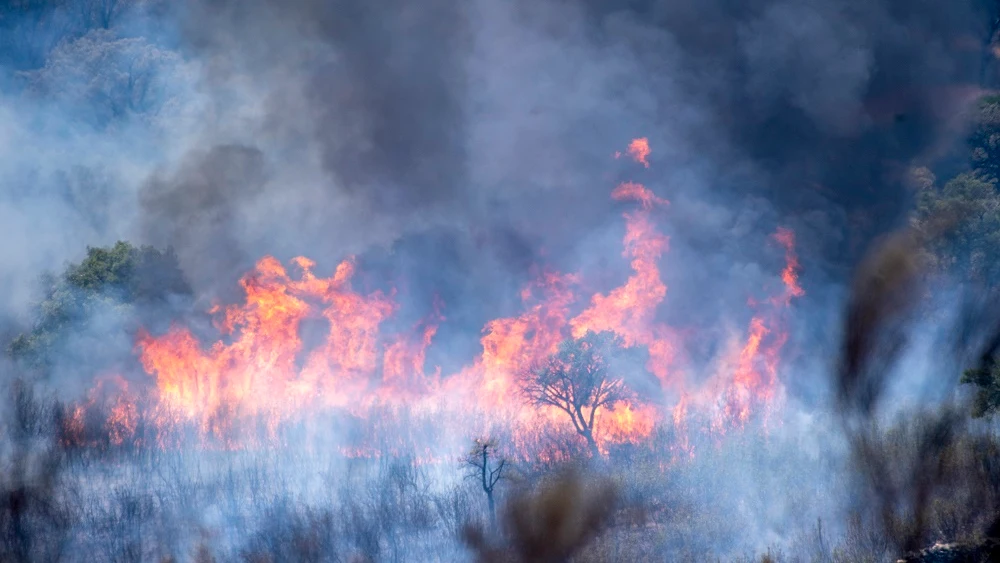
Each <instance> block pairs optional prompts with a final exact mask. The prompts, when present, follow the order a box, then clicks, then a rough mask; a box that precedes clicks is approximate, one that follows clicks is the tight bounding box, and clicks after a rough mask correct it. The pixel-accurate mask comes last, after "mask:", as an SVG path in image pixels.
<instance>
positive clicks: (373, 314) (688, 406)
mask: <svg viewBox="0 0 1000 563" xmlns="http://www.w3.org/2000/svg"><path fill="white" fill-rule="evenodd" d="M628 154H629V155H631V156H632V158H633V159H634V160H635V161H636V162H638V163H640V164H642V165H644V166H646V167H648V166H649V162H648V157H649V155H650V148H649V142H648V139H646V138H639V139H635V140H633V141H632V142H631V143H630V145H629V147H628ZM611 197H612V198H613V199H614V200H616V201H623V202H633V205H634V208H632V209H630V210H629V211H626V212H625V213H624V214H623V216H624V221H625V236H624V240H623V246H624V249H623V252H622V255H623V257H625V258H626V259H627V260H628V261H629V265H630V267H631V273H630V275H629V276H628V278H627V279H626V280H625V281H624V283H623V284H622V285H621V286H619V287H617V288H614V289H612V290H611V291H609V292H607V293H606V294H601V293H598V294H594V295H591V296H589V298H581V296H579V295H578V291H579V289H580V287H581V285H582V284H581V279H580V277H579V276H578V275H577V274H564V273H559V272H554V271H551V270H543V271H541V273H540V274H539V276H538V278H537V279H536V280H535V281H534V282H532V283H531V284H529V285H528V286H527V287H525V288H524V289H523V291H522V292H521V299H522V302H523V310H522V311H521V312H520V313H519V314H516V315H513V316H510V317H505V318H497V319H494V320H491V321H489V322H487V323H486V324H485V326H484V328H483V331H482V337H481V339H480V343H481V345H482V351H481V353H480V354H479V355H478V356H477V357H476V358H475V359H474V360H473V361H472V362H471V363H470V364H469V365H467V366H466V367H465V368H463V369H461V370H459V371H458V373H454V374H451V375H449V376H446V377H441V368H440V367H436V368H435V369H434V370H433V371H432V373H431V374H429V375H428V373H427V371H426V370H427V366H426V365H425V363H426V359H427V350H428V348H429V347H430V346H431V345H432V343H433V340H434V337H435V335H436V334H437V330H438V327H439V326H440V324H441V323H442V322H443V321H444V320H445V319H444V316H443V315H441V312H440V311H441V309H442V304H441V303H440V301H436V302H435V304H434V308H433V313H432V314H431V315H429V316H428V317H427V318H425V319H423V320H421V321H420V322H418V323H417V324H416V325H415V326H413V327H411V329H410V330H409V331H404V332H403V333H400V334H394V333H391V332H389V331H386V330H385V327H384V325H385V324H386V321H387V320H389V319H390V318H391V317H392V316H393V315H394V314H395V313H396V312H397V310H398V306H397V304H396V303H395V301H394V294H393V293H392V292H390V293H389V294H388V295H387V294H385V293H383V292H379V291H375V292H372V293H368V294H361V293H359V292H357V291H355V290H354V289H353V288H352V286H351V280H352V278H353V277H354V274H355V263H354V261H353V259H348V260H345V261H343V262H341V263H340V264H339V265H338V266H337V268H336V270H335V271H334V273H333V275H332V276H330V277H329V278H324V277H321V276H317V275H316V274H315V273H314V268H315V264H314V263H313V262H312V261H311V260H309V259H307V258H302V257H299V258H295V259H293V260H292V261H291V263H290V266H291V269H292V270H293V273H292V274H290V273H289V269H288V268H286V266H285V265H283V264H282V263H281V262H279V261H278V260H277V259H275V258H273V257H270V256H265V257H264V258H262V259H261V260H260V261H258V262H257V264H256V266H255V267H254V269H253V271H251V272H250V273H248V274H247V275H246V276H245V277H244V278H243V279H242V280H241V281H240V285H241V287H242V288H243V291H244V293H245V295H246V298H245V301H244V302H243V303H242V304H233V305H229V306H225V307H215V308H213V309H212V310H211V311H210V313H212V314H213V315H215V326H216V328H217V329H218V331H219V333H220V337H219V338H218V339H217V340H216V341H215V342H213V343H211V344H210V345H208V346H203V345H202V343H201V342H200V341H199V339H198V338H197V337H196V336H195V335H194V334H193V333H192V332H191V330H190V329H188V328H184V327H181V326H173V327H171V328H170V329H169V330H168V331H167V332H166V333H165V334H162V335H160V336H153V335H151V334H149V333H148V332H145V331H141V332H140V333H139V335H138V337H137V343H136V350H137V353H138V355H139V360H140V362H141V365H142V367H143V369H144V370H145V372H146V373H147V374H149V375H150V376H152V378H153V380H154V382H155V393H154V395H153V396H152V401H151V402H152V403H153V406H151V407H150V411H149V412H148V413H145V411H144V410H143V409H142V408H140V407H141V406H144V405H145V404H144V403H143V405H140V403H139V400H138V398H137V397H135V395H134V394H132V393H128V392H125V391H124V390H125V389H126V386H125V385H124V382H123V383H122V384H121V386H120V387H121V389H122V390H123V392H122V393H121V394H120V395H119V396H118V398H117V399H116V401H115V402H113V403H112V404H111V409H110V414H109V415H108V417H107V419H106V421H105V422H104V431H105V432H106V433H107V435H108V436H109V441H110V442H111V443H114V444H121V443H125V442H127V441H128V440H129V439H130V438H129V437H130V436H132V435H134V434H135V433H136V432H137V428H138V427H139V424H140V422H141V420H145V419H143V416H146V418H147V419H149V420H151V421H152V422H153V423H154V424H156V425H160V426H167V427H170V426H176V425H179V424H188V423H190V424H192V425H194V426H196V427H197V428H198V431H199V432H200V433H201V434H202V436H216V437H221V438H223V441H224V442H225V443H226V445H227V446H236V445H240V441H239V439H237V438H234V436H235V434H234V433H235V432H237V430H238V427H239V425H240V421H242V420H247V419H255V420H262V421H263V422H264V425H265V427H266V430H267V433H268V435H269V436H271V437H274V436H275V435H276V431H277V428H278V427H279V426H280V425H281V424H282V423H284V422H286V421H293V420H301V419H303V418H308V417H309V416H310V415H312V414H315V413H317V412H318V410H322V409H339V410H342V411H347V412H349V413H350V414H351V415H352V416H355V417H358V418H361V419H363V420H368V421H370V423H371V424H370V426H371V428H372V432H376V431H378V432H382V431H383V430H384V428H383V427H382V426H381V425H383V424H388V423H385V422H384V420H383V419H385V417H386V416H390V417H395V416H398V410H396V406H397V405H404V404H405V405H407V408H412V409H415V410H420V409H425V412H433V413H434V417H435V418H434V420H435V421H436V423H437V424H454V425H456V426H458V425H460V426H461V428H462V431H464V432H468V433H472V432H480V431H482V432H487V431H488V430H489V429H492V428H496V427H497V425H498V424H499V425H508V426H509V427H510V428H512V429H513V430H512V432H511V434H510V435H511V436H512V443H513V445H514V447H515V448H516V449H517V450H518V451H519V452H521V455H524V456H525V457H528V455H529V451H530V452H534V455H535V456H536V457H540V458H545V459H561V458H565V457H566V455H567V454H566V453H565V450H560V449H559V448H553V447H552V446H551V442H552V440H551V438H552V437H553V436H563V435H567V436H569V437H570V438H574V437H576V436H575V435H574V434H573V429H572V428H571V426H570V424H569V421H568V420H567V419H566V417H565V416H563V414H562V413H560V412H558V411H557V410H556V409H555V408H553V407H541V408H539V407H534V406H532V405H528V404H526V402H525V401H524V400H522V398H521V397H520V395H519V381H518V380H517V378H518V376H519V374H520V373H522V372H523V370H524V369H526V368H527V367H528V366H531V365H534V364H536V363H537V362H539V361H541V360H544V359H545V358H546V357H548V356H549V355H551V354H552V353H553V352H555V351H556V350H557V348H558V346H559V344H560V342H562V341H563V340H564V339H566V338H568V337H574V338H579V337H581V336H583V335H585V334H586V333H587V332H588V331H595V332H599V331H611V332H614V333H616V334H617V335H618V336H620V337H621V338H622V340H623V341H624V342H625V344H626V345H627V346H641V347H644V348H646V349H647V350H648V352H649V362H648V364H647V366H646V367H647V369H648V370H649V372H650V373H652V374H654V375H655V376H656V378H657V380H658V381H659V383H660V386H661V388H662V391H664V396H666V395H667V394H668V393H669V394H670V395H671V396H678V397H679V400H678V402H677V403H676V404H675V405H673V406H670V407H669V408H664V407H663V406H662V404H659V403H657V402H656V401H651V402H646V401H633V402H627V401H620V402H618V403H616V404H614V405H612V406H611V407H609V408H608V409H606V410H604V411H602V412H600V413H599V416H597V417H596V422H595V428H594V438H595V441H596V442H597V443H598V447H599V449H600V451H602V452H604V453H607V452H608V451H609V446H611V445H613V444H618V443H639V442H641V441H643V440H644V439H646V438H648V437H649V436H650V435H652V434H653V432H654V430H655V429H656V428H657V427H658V426H659V425H662V424H664V423H666V424H671V423H672V424H673V426H674V427H675V428H677V429H680V428H682V426H683V425H684V424H686V423H687V419H688V416H689V413H692V412H696V411H703V412H711V413H715V414H717V416H716V420H715V421H714V422H713V423H712V427H713V428H716V429H717V430H722V431H725V429H726V428H728V427H734V426H735V427H742V426H743V425H744V424H745V423H746V422H747V421H749V420H750V418H751V417H752V416H753V415H754V414H755V413H756V412H759V411H760V410H761V409H763V410H765V411H766V410H767V409H768V408H770V405H771V403H772V402H773V401H774V400H775V398H776V397H777V396H779V395H780V382H779V381H778V378H777V375H778V367H779V359H780V353H781V350H782V348H783V346H784V345H785V343H786V341H787V339H788V334H787V330H786V328H785V325H786V323H785V320H784V315H783V312H782V311H783V310H784V309H787V307H788V306H789V305H790V303H791V300H792V299H793V298H797V297H801V296H802V295H804V291H803V290H802V288H801V286H800V285H799V282H798V272H799V263H798V258H797V256H796V254H795V251H794V246H795V237H794V233H793V232H792V231H791V230H788V229H785V228H779V229H778V230H777V232H776V233H775V234H774V236H773V238H774V240H775V241H777V242H778V243H779V244H780V245H781V246H782V247H783V248H784V249H785V267H784V269H783V270H782V272H781V279H782V282H783V290H782V292H781V293H780V295H776V296H774V297H773V298H771V299H769V300H767V301H765V302H764V305H765V307H764V308H759V307H760V306H758V305H756V304H754V305H752V307H753V308H754V309H755V314H754V316H753V318H752V319H751V321H750V324H749V327H748V330H747V334H746V341H745V343H744V344H743V345H742V346H741V347H739V349H738V350H737V349H736V348H734V349H733V355H732V357H731V358H729V359H730V361H729V362H728V364H727V365H728V366H729V367H728V368H727V370H726V372H725V373H724V374H723V375H722V376H721V378H720V379H717V380H715V381H713V384H712V385H709V386H705V387H704V388H702V389H686V388H685V385H684V382H685V381H686V378H685V377H684V376H683V375H684V374H683V372H682V369H683V367H684V366H680V368H678V366H676V365H675V362H676V357H677V353H678V348H679V346H680V344H681V341H680V340H679V338H678V333H677V332H676V331H675V330H674V329H672V328H671V327H669V326H668V325H667V324H665V323H663V322H661V321H660V320H659V316H658V308H659V306H660V305H661V304H662V303H663V302H664V300H665V299H666V297H667V286H666V284H665V283H664V281H663V276H662V275H661V271H660V261H661V260H662V259H663V256H664V255H665V254H666V253H667V252H668V249H669V239H668V237H667V236H665V235H664V234H662V233H661V232H660V231H659V230H658V229H657V217H658V214H659V213H660V212H661V210H663V209H664V208H666V207H667V206H668V205H669V202H668V201H667V200H666V199H664V198H661V197H659V196H657V195H656V194H655V193H654V192H653V191H652V190H650V189H649V188H647V187H646V186H644V185H642V184H639V183H635V182H623V183H621V184H619V185H618V186H617V187H616V188H615V189H614V190H613V191H612V193H611ZM584 297H586V296H584ZM581 308H582V310H581ZM574 312H575V313H576V314H574ZM313 321H315V322H319V323H321V324H324V326H326V327H327V328H326V333H325V335H324V338H323V339H322V342H320V343H319V344H317V345H314V346H308V345H307V344H306V343H304V342H303V340H302V338H301V336H300V331H301V330H302V328H303V324H304V323H306V322H313ZM93 402H94V399H93V398H92V399H91V403H93ZM664 402H665V401H664ZM91 403H88V405H89V404H91ZM88 408H89V407H88V406H87V405H81V406H79V407H78V408H77V409H75V410H74V411H73V412H72V413H70V415H69V417H68V419H67V421H66V423H65V425H66V433H67V436H70V439H76V438H73V436H83V434H84V426H85V423H86V420H85V418H86V413H87V409H88ZM386 408H388V409H389V410H385V409H386ZM380 420H381V421H382V422H379V421H380ZM445 421H450V422H445ZM376 427H377V428H376ZM390 434H392V437H390V438H385V437H383V438H379V439H380V440H386V443H384V444H382V445H377V444H375V443H365V444H361V445H352V446H345V447H344V448H343V452H344V453H345V455H348V456H356V455H365V456H376V455H388V454H389V453H391V452H396V451H402V450H403V449H405V448H406V447H412V448H416V449H417V450H419V452H418V453H420V457H421V459H432V458H433V455H432V454H431V453H430V452H431V448H430V446H429V445H427V444H424V445H419V446H418V445H417V444H416V442H415V440H414V439H411V438H412V437H406V438H405V439H404V438H400V437H399V436H396V434H393V433H392V432H389V433H388V434H386V435H387V436H388V435H390ZM164 435H166V434H165V433H164V434H161V436H160V437H158V438H157V440H158V442H159V443H160V444H164V443H165V441H164V440H165V438H164V437H163V436H164ZM676 436H677V437H676V440H677V441H678V447H679V449H680V451H685V452H688V453H690V449H689V442H688V439H687V435H686V434H684V433H683V432H678V433H677V434H676ZM577 438H578V437H577ZM81 439H82V438H81ZM547 439H548V440H547ZM373 440H374V438H373ZM546 443H549V444H550V445H545V444H546ZM379 452H381V453H379Z"/></svg>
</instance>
